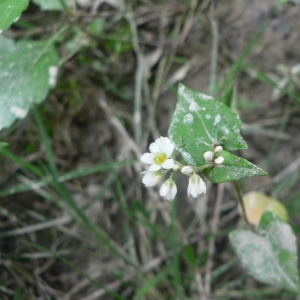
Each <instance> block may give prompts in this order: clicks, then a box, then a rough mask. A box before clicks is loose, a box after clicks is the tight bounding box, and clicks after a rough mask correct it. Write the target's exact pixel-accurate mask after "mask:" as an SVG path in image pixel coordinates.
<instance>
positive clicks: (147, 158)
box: [141, 153, 154, 165]
mask: <svg viewBox="0 0 300 300" xmlns="http://www.w3.org/2000/svg"><path fill="white" fill-rule="evenodd" d="M153 157H154V156H153V154H152V153H144V154H143V155H142V156H141V161H142V162H143V163H145V164H148V165H152V164H154V161H153Z"/></svg>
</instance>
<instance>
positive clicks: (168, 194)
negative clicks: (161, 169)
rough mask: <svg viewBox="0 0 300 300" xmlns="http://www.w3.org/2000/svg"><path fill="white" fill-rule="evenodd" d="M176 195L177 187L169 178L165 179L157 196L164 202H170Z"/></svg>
mask: <svg viewBox="0 0 300 300" xmlns="http://www.w3.org/2000/svg"><path fill="white" fill-rule="evenodd" d="M176 193H177V187H176V184H175V182H174V180H172V179H171V178H169V179H167V180H166V181H165V182H164V183H163V185H162V186H161V188H160V191H159V194H160V195H161V196H162V197H164V198H165V199H166V200H169V201H172V200H173V199H174V198H175V195H176Z"/></svg>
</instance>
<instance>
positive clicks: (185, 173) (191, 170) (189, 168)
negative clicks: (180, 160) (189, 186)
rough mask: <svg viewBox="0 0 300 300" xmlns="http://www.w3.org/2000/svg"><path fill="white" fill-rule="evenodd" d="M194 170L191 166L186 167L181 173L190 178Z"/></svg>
mask: <svg viewBox="0 0 300 300" xmlns="http://www.w3.org/2000/svg"><path fill="white" fill-rule="evenodd" d="M193 171H194V170H193V168H192V167H191V166H184V167H183V168H182V169H181V173H182V174H184V175H186V176H190V175H191V174H192V173H193Z"/></svg>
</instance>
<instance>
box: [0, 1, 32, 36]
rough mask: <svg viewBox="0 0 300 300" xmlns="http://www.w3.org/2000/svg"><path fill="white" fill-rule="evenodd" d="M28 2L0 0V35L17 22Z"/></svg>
mask: <svg viewBox="0 0 300 300" xmlns="http://www.w3.org/2000/svg"><path fill="white" fill-rule="evenodd" d="M28 4H29V0H0V12H1V13H0V33H2V31H3V30H5V29H7V28H9V27H10V25H11V24H12V23H13V22H16V21H18V19H19V18H20V16H21V13H22V11H24V10H25V9H26V8H27V6H28Z"/></svg>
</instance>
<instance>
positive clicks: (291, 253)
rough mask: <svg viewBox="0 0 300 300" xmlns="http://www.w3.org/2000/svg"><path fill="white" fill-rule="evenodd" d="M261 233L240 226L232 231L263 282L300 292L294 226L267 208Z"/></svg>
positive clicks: (247, 262) (252, 271)
mask: <svg viewBox="0 0 300 300" xmlns="http://www.w3.org/2000/svg"><path fill="white" fill-rule="evenodd" d="M259 233H260V234H259V235H258V234H256V233H254V232H252V231H250V230H241V229H239V230H234V231H232V232H231V233H230V234H229V238H230V241H231V244H232V245H233V248H234V250H235V252H236V253H237V255H238V257H239V258H240V259H241V261H242V263H243V265H244V267H245V268H246V269H247V271H248V272H249V273H250V274H251V275H252V276H253V277H254V278H256V279H257V280H259V281H261V282H264V283H267V284H271V285H274V286H277V287H281V288H284V289H286V290H289V291H292V292H296V293H299V292H300V288H299V275H298V269H297V266H298V262H297V244H296V237H295V235H294V233H293V231H292V229H291V227H290V226H289V225H288V224H287V223H285V222H283V221H281V220H280V219H279V218H278V217H277V216H276V215H275V214H273V213H271V212H265V213H264V214H263V216H262V219H261V222H260V227H259Z"/></svg>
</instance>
